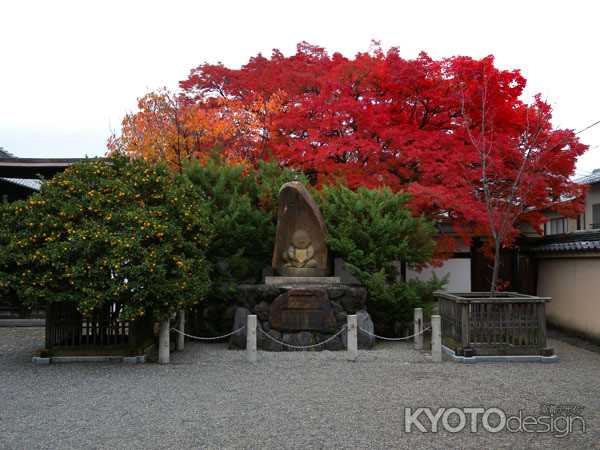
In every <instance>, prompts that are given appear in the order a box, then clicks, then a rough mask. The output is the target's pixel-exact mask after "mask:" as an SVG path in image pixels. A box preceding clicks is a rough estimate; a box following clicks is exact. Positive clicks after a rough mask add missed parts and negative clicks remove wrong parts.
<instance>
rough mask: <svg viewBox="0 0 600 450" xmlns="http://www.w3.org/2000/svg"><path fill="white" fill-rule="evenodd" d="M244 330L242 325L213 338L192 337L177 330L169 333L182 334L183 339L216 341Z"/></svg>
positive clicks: (244, 326)
mask: <svg viewBox="0 0 600 450" xmlns="http://www.w3.org/2000/svg"><path fill="white" fill-rule="evenodd" d="M244 328H246V325H243V326H242V327H240V328H238V329H237V330H235V331H232V332H231V333H227V334H224V335H223V336H215V337H201V336H192V335H191V334H187V333H184V332H183V331H181V330H178V329H177V328H171V331H175V332H176V333H179V334H183V335H184V336H185V337H189V338H190V339H197V340H199V341H216V340H217V339H223V338H226V337H229V336H233V335H234V334H236V333H239V332H240V331H242V330H243V329H244Z"/></svg>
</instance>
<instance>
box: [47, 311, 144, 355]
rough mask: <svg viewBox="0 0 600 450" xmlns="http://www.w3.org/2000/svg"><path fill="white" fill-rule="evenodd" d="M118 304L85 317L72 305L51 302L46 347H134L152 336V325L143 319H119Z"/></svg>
mask: <svg viewBox="0 0 600 450" xmlns="http://www.w3.org/2000/svg"><path fill="white" fill-rule="evenodd" d="M120 312H121V305H119V304H116V303H113V304H110V305H105V306H103V307H102V308H101V309H99V310H97V311H95V312H93V313H92V314H91V315H90V316H88V317H84V316H82V315H81V313H80V312H79V311H77V308H76V305H75V304H74V303H69V302H62V303H52V304H50V305H49V307H48V309H47V312H46V348H52V347H55V346H61V347H77V346H109V345H110V346H121V345H122V346H135V345H138V344H139V343H141V341H142V340H143V339H147V338H148V337H149V336H151V333H152V324H151V322H150V321H149V320H146V319H142V320H138V321H135V322H133V323H132V322H129V321H126V320H121V319H119V314H120Z"/></svg>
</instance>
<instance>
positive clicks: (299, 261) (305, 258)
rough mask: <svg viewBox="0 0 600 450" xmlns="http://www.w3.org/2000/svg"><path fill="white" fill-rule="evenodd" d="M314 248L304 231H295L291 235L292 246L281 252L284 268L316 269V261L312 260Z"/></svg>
mask: <svg viewBox="0 0 600 450" xmlns="http://www.w3.org/2000/svg"><path fill="white" fill-rule="evenodd" d="M314 255H315V248H314V247H313V246H312V243H311V241H310V237H309V235H308V233H307V232H306V231H304V230H296V231H294V234H293V235H292V244H291V245H290V246H289V247H288V248H287V250H286V251H284V252H283V260H284V261H285V264H284V266H285V267H296V268H300V267H307V268H313V267H317V261H315V259H314V258H313V256H314Z"/></svg>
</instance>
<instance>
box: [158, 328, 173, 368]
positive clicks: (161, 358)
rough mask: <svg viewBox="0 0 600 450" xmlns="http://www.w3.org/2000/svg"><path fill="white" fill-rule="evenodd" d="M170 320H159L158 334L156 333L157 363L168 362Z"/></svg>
mask: <svg viewBox="0 0 600 450" xmlns="http://www.w3.org/2000/svg"><path fill="white" fill-rule="evenodd" d="M169 328H170V320H169V319H165V320H161V321H160V334H159V335H158V363H159V364H169V359H170V354H169V353H170V346H171V342H170V339H169V334H170V332H169Z"/></svg>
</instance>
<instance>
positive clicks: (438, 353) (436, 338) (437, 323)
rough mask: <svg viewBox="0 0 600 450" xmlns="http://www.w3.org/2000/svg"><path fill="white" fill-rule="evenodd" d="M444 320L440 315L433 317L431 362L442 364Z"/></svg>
mask: <svg viewBox="0 0 600 450" xmlns="http://www.w3.org/2000/svg"><path fill="white" fill-rule="evenodd" d="M441 323H442V320H441V317H440V316H439V315H434V316H431V360H432V361H433V362H442V326H441Z"/></svg>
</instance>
